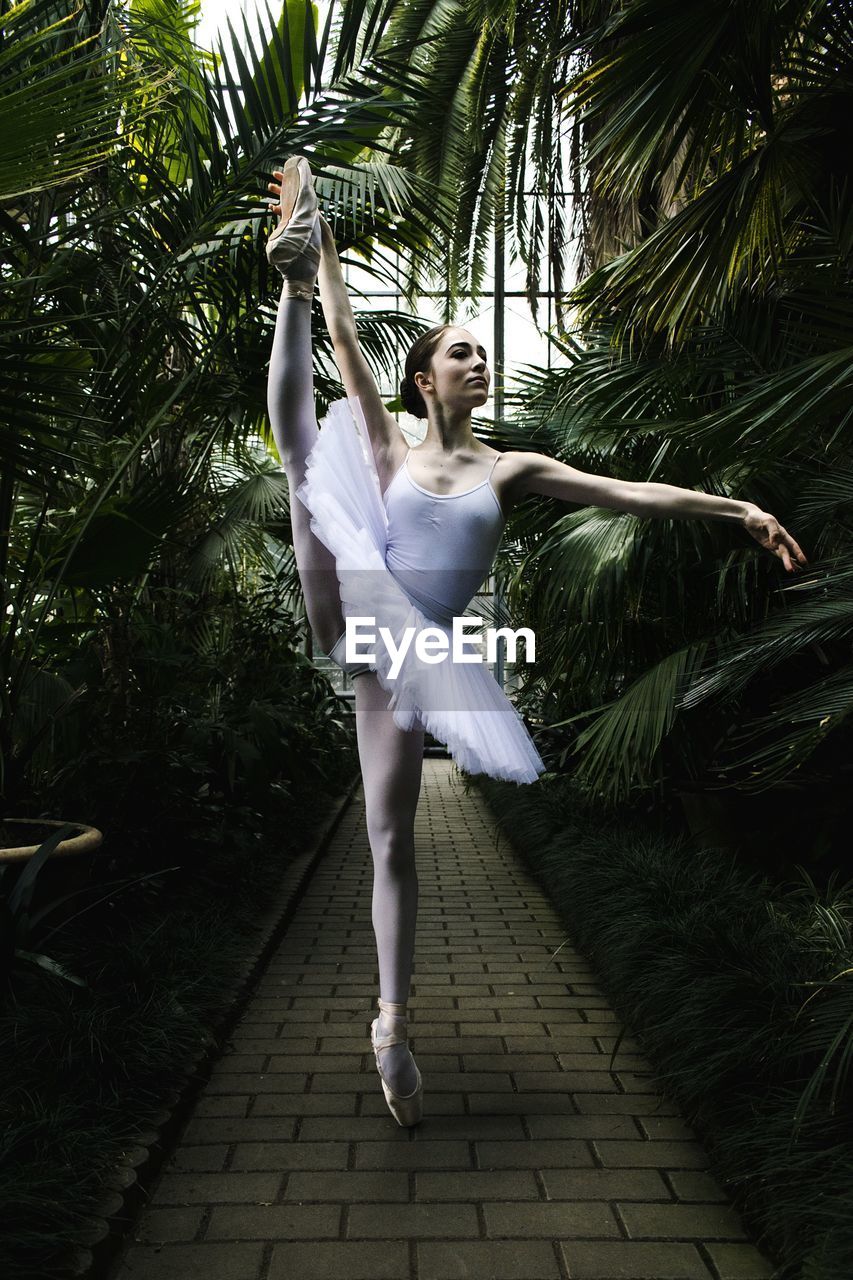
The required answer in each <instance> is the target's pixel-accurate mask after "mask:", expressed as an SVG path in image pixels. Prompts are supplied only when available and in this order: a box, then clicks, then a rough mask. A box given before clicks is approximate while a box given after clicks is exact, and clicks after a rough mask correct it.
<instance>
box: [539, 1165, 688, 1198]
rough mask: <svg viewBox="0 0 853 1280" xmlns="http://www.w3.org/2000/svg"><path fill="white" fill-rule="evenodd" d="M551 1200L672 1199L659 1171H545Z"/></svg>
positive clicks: (546, 1187)
mask: <svg viewBox="0 0 853 1280" xmlns="http://www.w3.org/2000/svg"><path fill="white" fill-rule="evenodd" d="M541 1178H542V1181H543V1183H544V1184H545V1194H546V1195H547V1197H548V1199H549V1200H669V1201H671V1200H672V1196H671V1195H670V1192H669V1189H668V1188H667V1186H666V1183H665V1182H664V1180H663V1177H662V1176H661V1174H660V1173H658V1171H657V1169H579V1170H576V1169H543V1170H542V1173H541Z"/></svg>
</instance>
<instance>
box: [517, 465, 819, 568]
mask: <svg viewBox="0 0 853 1280" xmlns="http://www.w3.org/2000/svg"><path fill="white" fill-rule="evenodd" d="M509 456H511V457H512V458H513V460H514V465H515V468H516V475H515V476H514V477H513V481H512V489H513V491H514V495H515V496H521V495H522V494H525V493H541V494H543V495H544V496H545V497H549V498H561V499H562V500H563V501H564V502H578V503H581V504H583V505H585V506H596V507H610V508H612V509H614V510H616V511H625V512H627V513H628V514H629V515H633V516H671V517H673V518H674V519H676V520H691V519H694V518H698V519H700V520H727V521H729V522H730V523H732V524H739V525H741V527H742V528H744V529H746V531H747V533H749V534H750V535H751V536H752V537H753V538H755V540H756V542H759V543H760V544H761V546H762V547H765V548H766V549H767V550H768V551H770V552H771V553H772V554H773V555H775V556H778V557H779V559H780V560H781V561H782V562H783V564H784V565H785V568H786V569H787V570H788V572H789V573H790V572H792V571H793V570H794V569H799V567H800V565H799V564H797V563H796V562H795V560H794V559H793V558H792V557H795V558H796V560H798V561H800V563H801V564H807V563H808V561H807V560H806V557H805V555H804V554H803V551H802V550H801V548H800V546H799V544H798V543H797V542H796V541H795V540H794V539H793V538H792V537H791V535H790V534H789V533H788V531H787V530H786V529H783V528H782V526H781V525H780V523H779V521H778V520H777V519H776V517H775V516H772V515H770V513H769V512H768V511H762V510H761V508H760V507H758V506H756V505H755V503H754V502H744V501H741V500H739V499H735V498H722V497H718V496H717V495H716V494H713V493H698V492H697V491H696V490H695V489H681V488H679V487H678V485H673V484H658V483H656V482H654V481H642V480H617V479H616V478H615V477H613V476H599V475H594V474H592V473H591V472H588V471H578V469H577V468H576V467H570V466H568V465H567V464H566V463H565V462H558V461H557V459H556V458H549V457H547V456H546V455H545V454H540V453H521V452H519V453H514V454H511V455H509ZM508 479H509V477H508Z"/></svg>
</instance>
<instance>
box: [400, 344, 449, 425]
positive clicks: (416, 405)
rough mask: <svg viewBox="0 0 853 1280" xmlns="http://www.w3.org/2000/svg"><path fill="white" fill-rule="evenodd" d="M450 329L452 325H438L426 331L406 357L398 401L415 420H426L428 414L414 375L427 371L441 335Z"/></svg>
mask: <svg viewBox="0 0 853 1280" xmlns="http://www.w3.org/2000/svg"><path fill="white" fill-rule="evenodd" d="M452 328H453V325H452V324H439V325H436V327H435V328H434V329H428V330H427V332H426V333H422V334H421V336H420V337H419V338H418V340H417V342H415V343H414V344H413V345H412V347H411V349H410V351H409V354H408V355H407V356H406V367H405V377H404V378H403V381H402V382H401V383H400V399H401V400H402V402H403V408H404V409H405V410H406V412H407V413H411V414H413V415H414V417H416V418H426V417H428V414H427V407H426V401H425V400H424V398H423V396H422V395H421V393H420V391H419V390H418V387H417V385H416V383H415V374H416V373H426V372H427V371H428V369H429V366H430V363H431V362H432V358H433V356H434V355H435V349H436V347H437V346H438V344H439V341H440V340H441V335H442V334H443V333H445V332H446V331H447V330H448V329H452Z"/></svg>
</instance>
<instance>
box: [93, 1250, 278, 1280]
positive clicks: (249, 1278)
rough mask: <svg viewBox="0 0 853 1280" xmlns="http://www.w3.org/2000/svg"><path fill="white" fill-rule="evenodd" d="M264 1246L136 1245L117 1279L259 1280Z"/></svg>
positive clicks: (128, 1255) (123, 1264)
mask: <svg viewBox="0 0 853 1280" xmlns="http://www.w3.org/2000/svg"><path fill="white" fill-rule="evenodd" d="M263 1251H264V1246H263V1245H262V1244H254V1243H252V1244H250V1243H248V1242H247V1243H244V1244H167V1245H142V1244H138V1245H135V1246H134V1247H133V1248H132V1249H131V1250H130V1252H129V1253H128V1254H127V1256H126V1257H125V1259H124V1261H123V1263H122V1266H121V1269H120V1271H119V1272H118V1275H117V1276H116V1280H178V1277H180V1280H258V1276H259V1274H260V1269H261V1262H262V1261H263Z"/></svg>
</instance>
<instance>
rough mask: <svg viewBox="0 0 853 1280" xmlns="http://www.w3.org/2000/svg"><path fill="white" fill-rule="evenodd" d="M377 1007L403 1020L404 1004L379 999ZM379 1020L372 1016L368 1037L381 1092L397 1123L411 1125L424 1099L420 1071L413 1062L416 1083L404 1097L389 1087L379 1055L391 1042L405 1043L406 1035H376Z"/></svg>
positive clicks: (420, 1114) (391, 1032)
mask: <svg viewBox="0 0 853 1280" xmlns="http://www.w3.org/2000/svg"><path fill="white" fill-rule="evenodd" d="M378 1003H379V1008H380V1009H381V1011H382V1012H383V1013H387V1014H390V1015H391V1016H392V1017H394V1018H396V1019H397V1021H398V1022H405V1021H406V1017H405V1011H406V1006H405V1005H404V1004H396V1003H394V1002H393V1001H391V1000H382V999H381V998H380V999H379V1002H378ZM378 1022H379V1019H378V1018H374V1020H373V1022H372V1023H371V1024H370V1039H371V1042H372V1044H373V1052H374V1055H375V1057H376V1070H377V1071H378V1072H379V1079H380V1080H381V1082H382V1092H383V1093H384V1094H385V1101H386V1102H387V1103H388V1110H389V1111H390V1112H391V1115H392V1116H393V1117H394V1119H395V1120H396V1121H397V1124H399V1125H403V1126H406V1127H408V1126H411V1125H415V1124H418V1123H419V1121H420V1120H421V1118H422V1116H423V1101H424V1082H423V1080H422V1079H421V1073H420V1070H419V1068H418V1064H417V1063H415V1071H416V1072H417V1076H418V1083H417V1086H416V1087H415V1089H414V1091H413V1092H412V1093H407V1094H406V1095H405V1096H404V1097H401V1096H400V1094H397V1093H394V1091H393V1089H391V1088H390V1086H389V1085H388V1083H387V1081H386V1080H385V1077H384V1076H383V1074H382V1065H381V1063H380V1061H379V1055H380V1053H381V1052H382V1050H383V1049H387V1048H388V1047H389V1046H390V1045H392V1044H406V1043H407V1037H406V1035H405V1034H403V1035H400V1034H399V1033H398V1032H397V1031H390V1032H389V1033H388V1034H387V1035H384V1036H378V1035H377V1034H376V1027H377V1024H378Z"/></svg>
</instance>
